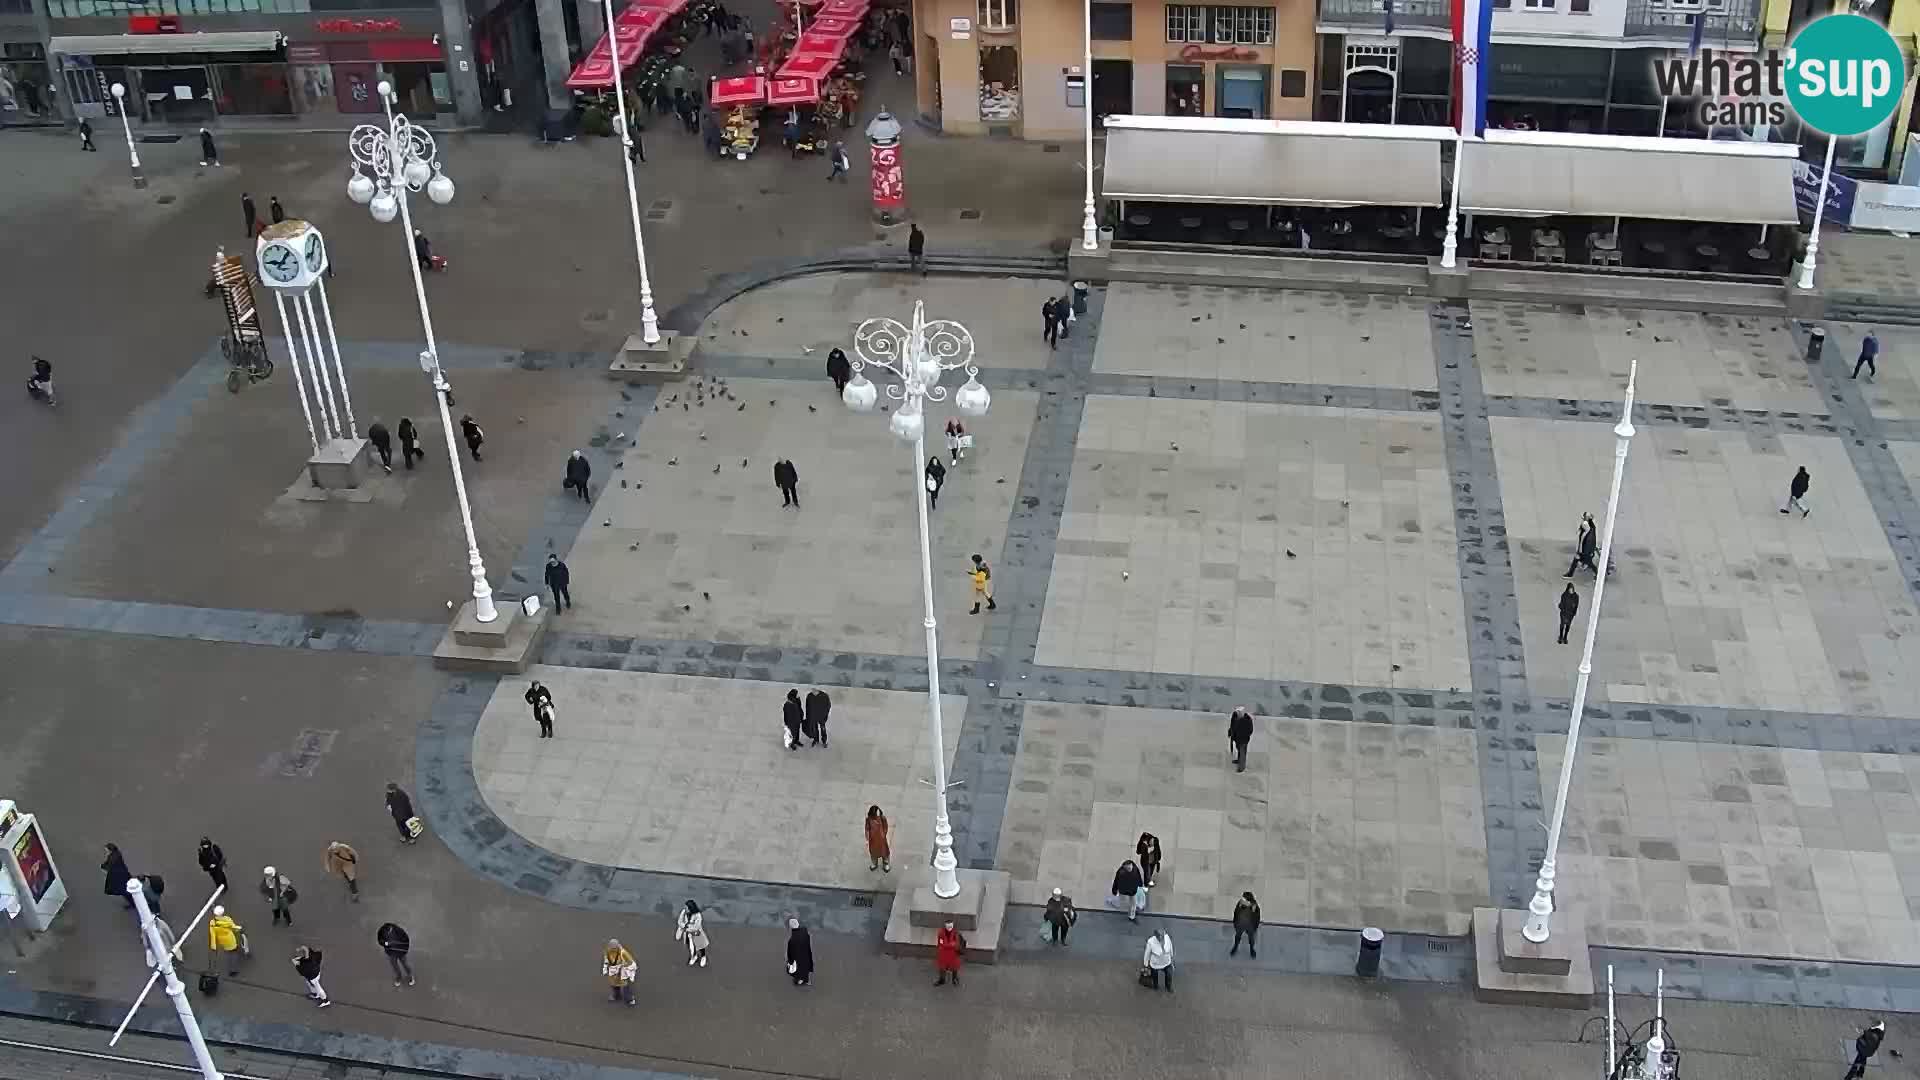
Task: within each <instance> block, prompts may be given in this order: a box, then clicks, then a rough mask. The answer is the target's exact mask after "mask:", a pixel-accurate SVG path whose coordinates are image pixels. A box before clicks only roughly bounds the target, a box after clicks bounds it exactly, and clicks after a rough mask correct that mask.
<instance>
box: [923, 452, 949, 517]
mask: <svg viewBox="0 0 1920 1080" xmlns="http://www.w3.org/2000/svg"><path fill="white" fill-rule="evenodd" d="M946 482H947V467H946V466H945V465H942V464H940V455H939V454H935V455H933V456H932V457H930V458H928V459H927V509H929V510H935V509H938V508H939V506H940V486H941V485H942V484H945V483H946Z"/></svg>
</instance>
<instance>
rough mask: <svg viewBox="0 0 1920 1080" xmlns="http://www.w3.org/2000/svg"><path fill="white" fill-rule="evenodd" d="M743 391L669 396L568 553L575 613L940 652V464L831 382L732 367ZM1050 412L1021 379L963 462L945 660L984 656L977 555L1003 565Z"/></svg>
mask: <svg viewBox="0 0 1920 1080" xmlns="http://www.w3.org/2000/svg"><path fill="white" fill-rule="evenodd" d="M706 385H711V384H706ZM727 388H728V390H729V392H730V393H731V394H732V395H733V397H732V398H731V399H722V400H721V401H720V402H719V403H717V404H716V403H713V402H711V401H709V403H708V404H707V405H706V406H704V407H697V408H692V409H686V410H682V409H681V407H680V406H681V405H682V404H685V403H686V399H687V398H689V397H690V396H692V395H693V394H694V393H695V391H694V384H692V383H686V384H680V385H676V386H674V387H672V388H670V389H669V390H668V391H666V392H664V393H663V394H662V395H661V399H660V400H661V406H660V412H658V413H656V414H650V415H648V416H647V417H646V422H645V424H644V426H642V427H641V428H640V442H639V445H638V446H636V447H634V448H633V449H631V450H629V451H628V452H627V453H626V455H625V457H624V461H625V466H624V467H623V468H620V469H616V470H614V471H613V472H612V474H611V475H610V476H609V477H607V478H606V479H605V484H606V487H605V488H604V489H603V490H602V491H601V492H600V494H599V496H598V499H597V502H596V503H595V505H594V508H593V517H592V519H591V523H590V524H589V525H588V526H587V527H586V529H585V530H583V531H582V532H581V534H580V536H579V538H578V539H577V540H576V541H575V542H574V547H573V553H572V554H571V555H570V556H568V557H567V562H568V565H569V567H570V569H571V570H572V571H573V581H574V593H575V596H576V598H578V599H580V600H581V604H580V606H579V607H578V608H577V609H576V610H575V611H572V612H568V613H567V614H566V615H564V616H562V618H561V623H560V625H561V626H564V627H570V628H572V629H576V630H586V631H592V632H598V633H607V634H620V635H636V636H641V637H654V638H667V639H675V640H680V639H694V640H702V641H706V640H711V641H725V642H743V643H761V642H766V643H775V644H779V645H787V646H804V647H808V648H819V649H834V650H851V651H858V652H877V653H890V654H904V655H920V654H924V651H925V645H924V637H923V634H924V631H923V630H922V629H921V626H920V617H921V612H920V541H919V523H918V521H917V518H916V515H917V511H916V510H915V508H914V502H913V500H914V494H915V492H917V491H920V490H922V486H921V485H922V484H923V482H924V478H923V474H922V471H921V470H922V468H924V466H925V461H924V460H922V461H920V462H918V463H916V462H915V461H914V459H913V450H912V449H911V448H910V447H907V446H905V445H903V444H902V443H901V442H900V441H899V440H898V439H895V438H894V437H893V436H892V435H891V434H889V433H888V431H887V422H886V417H885V416H884V415H882V414H879V413H875V414H874V415H872V416H867V417H859V416H853V415H849V414H848V413H847V410H846V408H845V407H844V406H842V405H841V404H840V401H839V399H838V398H837V397H835V396H834V393H833V386H832V384H831V383H828V382H827V381H826V380H825V379H822V380H821V381H820V383H819V384H818V385H815V384H813V383H795V382H792V381H776V380H752V379H731V380H728V381H727ZM670 398H672V399H676V400H673V401H669V399H670ZM769 402H778V404H776V405H770V404H769ZM742 403H744V404H745V405H746V406H747V408H746V411H744V412H740V411H736V409H737V406H738V405H739V404H742ZM1034 407H1035V397H1034V395H1032V394H1028V393H1015V392H1012V391H1005V392H1001V393H997V394H995V395H994V397H993V411H992V412H991V413H989V414H988V415H987V416H985V417H982V418H980V419H978V420H972V421H969V422H968V424H967V427H968V430H970V431H971V432H973V433H974V436H975V444H974V450H973V451H972V452H971V453H970V454H969V456H968V457H967V459H966V461H964V462H963V463H961V465H960V466H959V467H957V468H954V469H952V470H950V471H949V472H948V473H947V481H946V486H945V487H944V488H942V490H941V492H940V504H939V507H938V508H937V509H936V510H935V511H934V513H933V515H932V517H931V519H930V524H931V526H932V529H933V555H934V573H935V575H936V578H935V581H934V595H935V600H936V605H937V610H938V612H939V615H940V631H941V635H940V651H941V655H943V656H947V657H973V656H977V655H978V653H979V644H980V633H981V625H982V620H979V619H969V618H968V617H967V614H966V612H967V608H968V606H970V605H971V604H972V603H973V601H972V596H971V592H970V588H971V586H970V585H969V583H968V581H967V578H966V576H965V573H964V571H965V568H966V566H967V563H968V556H970V555H972V554H974V553H976V552H978V553H980V554H983V555H985V556H986V557H987V561H988V562H989V563H993V564H997V562H998V560H999V554H1000V547H1001V544H1002V542H1003V541H1004V539H1005V536H1006V529H1007V519H1008V516H1009V515H1010V514H1011V513H1012V510H1013V500H1014V495H1015V492H1016V491H1017V490H1018V489H1019V486H1020V469H1021V466H1022V463H1023V461H1024V458H1025V456H1026V444H1027V438H1028V435H1029V433H1030V432H1031V431H1032V428H1033V418H1034ZM949 410H950V407H941V408H937V409H936V410H935V411H934V413H933V416H932V419H931V421H930V423H929V425H928V429H929V431H931V432H934V433H936V434H935V435H934V436H933V437H931V438H929V439H928V444H929V449H928V451H927V452H928V453H929V454H933V453H942V454H944V450H943V449H942V450H935V449H934V446H935V445H943V444H944V439H943V438H941V437H940V436H939V435H938V434H937V433H938V432H939V431H941V430H943V429H944V427H945V425H946V421H947V417H948V416H949V415H953V414H952V413H951V412H950V411H949ZM703 435H704V436H705V437H704V438H702V436H703ZM779 455H786V456H787V457H789V458H791V459H792V461H793V463H794V467H795V468H797V469H798V470H799V472H800V501H801V506H802V509H799V510H791V509H786V508H784V507H782V506H781V499H780V492H779V489H777V488H775V487H774V486H773V463H774V461H775V459H776V458H777V457H778V456H779ZM743 461H744V462H745V463H746V464H745V465H742V464H741V462H743ZM674 462H677V464H674ZM716 468H717V469H718V470H719V471H718V473H717V474H716V472H715V469H716ZM594 482H595V483H596V484H599V483H601V482H602V480H601V478H600V477H598V476H596V477H595V478H594ZM622 484H626V485H627V486H626V487H622V486H621V485H622ZM606 522H611V524H610V525H609V524H605V523H606Z"/></svg>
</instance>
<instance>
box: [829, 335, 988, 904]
mask: <svg viewBox="0 0 1920 1080" xmlns="http://www.w3.org/2000/svg"><path fill="white" fill-rule="evenodd" d="M853 351H854V356H855V357H856V359H855V360H854V361H853V379H852V381H851V382H849V383H847V388H846V390H844V391H843V392H842V393H841V397H842V399H843V400H845V401H846V403H847V407H848V408H850V409H852V410H853V411H854V412H859V413H864V412H872V411H873V407H874V405H875V404H876V403H877V402H878V400H879V396H880V395H879V390H878V389H877V388H876V387H875V386H874V385H873V383H871V382H869V381H868V380H867V377H866V375H865V374H863V373H862V369H864V368H865V367H866V366H867V365H869V364H871V365H873V366H874V367H877V368H880V369H882V370H884V371H886V372H888V373H889V374H891V375H893V376H894V377H895V378H897V379H899V380H900V381H899V382H897V383H888V384H887V396H888V397H890V398H892V399H893V400H895V401H898V402H901V405H900V407H899V408H898V409H896V410H895V411H894V413H893V417H892V419H890V420H888V421H887V427H888V428H889V429H890V430H892V432H893V433H894V435H896V436H898V437H899V438H900V440H901V441H902V442H909V443H912V444H913V471H912V473H911V475H912V476H913V478H914V483H913V493H914V494H913V498H914V502H915V503H917V504H919V507H920V599H921V603H922V605H923V607H924V609H925V612H926V615H925V620H924V625H925V626H926V628H927V720H928V723H929V725H930V726H931V729H932V737H933V746H932V750H933V895H935V896H938V897H940V898H941V899H943V900H948V899H952V898H953V897H955V896H958V895H960V879H959V876H958V875H957V874H956V873H955V871H956V869H957V868H958V867H959V862H958V861H957V860H956V859H955V858H954V857H953V825H952V823H951V822H949V821H948V820H947V760H946V754H945V751H944V749H943V748H944V745H945V739H944V738H943V737H942V736H941V733H940V638H939V634H938V632H937V631H936V630H935V628H934V620H933V553H932V549H931V545H930V543H929V541H928V539H927V493H926V491H925V489H924V488H923V486H922V483H923V481H922V480H921V478H920V477H921V470H922V469H923V468H924V467H925V466H926V460H927V420H926V403H927V402H929V401H945V400H946V399H947V388H946V387H944V386H941V385H940V377H941V376H942V375H944V374H946V373H947V372H949V371H952V370H954V369H955V368H965V369H966V371H967V381H966V384H965V385H963V386H962V387H960V389H959V390H958V391H956V392H955V393H954V395H953V404H954V406H955V407H956V408H958V409H959V410H960V411H961V412H963V413H965V414H966V415H968V416H984V415H986V412H987V407H988V406H989V405H991V404H992V401H993V399H992V396H991V395H990V394H988V393H987V388H986V387H984V386H981V385H980V378H979V376H980V369H979V368H977V367H974V366H973V335H972V334H971V333H969V332H968V331H967V328H966V327H964V326H962V325H960V324H959V323H957V322H954V321H953V320H951V319H939V320H936V321H934V322H928V321H927V314H926V305H925V304H924V303H922V302H921V301H918V300H915V301H914V302H913V325H912V326H902V325H901V324H900V323H899V322H898V321H897V320H894V319H887V318H879V319H868V320H867V321H865V322H863V323H861V324H860V325H859V327H858V328H856V329H855V330H854V332H853Z"/></svg>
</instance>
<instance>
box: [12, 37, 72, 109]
mask: <svg viewBox="0 0 1920 1080" xmlns="http://www.w3.org/2000/svg"><path fill="white" fill-rule="evenodd" d="M42 55H43V54H42V51H41V46H40V45H39V43H37V42H6V43H4V44H0V124H29V123H37V122H39V121H42V120H45V119H48V118H50V117H54V116H57V115H58V113H57V110H56V109H55V108H54V104H53V96H52V95H51V94H49V93H47V66H46V63H45V61H44V60H43V59H42Z"/></svg>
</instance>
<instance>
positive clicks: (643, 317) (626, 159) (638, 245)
mask: <svg viewBox="0 0 1920 1080" xmlns="http://www.w3.org/2000/svg"><path fill="white" fill-rule="evenodd" d="M601 7H602V8H604V9H605V11H606V20H607V54H608V55H609V56H611V57H612V58H613V100H614V101H615V102H616V103H617V105H618V107H619V109H620V148H621V154H620V160H621V162H622V163H623V164H625V165H626V168H627V212H628V213H629V214H631V215H632V217H633V255H634V258H635V259H637V260H638V261H639V263H640V340H641V341H644V342H646V343H647V344H649V345H657V344H659V343H660V319H659V317H657V316H656V315H655V314H654V313H653V282H652V281H651V280H649V279H648V277H647V242H646V241H645V240H642V239H640V196H639V195H638V194H636V193H635V191H634V187H633V127H632V122H631V121H630V120H629V119H628V117H627V95H626V91H625V89H624V88H623V87H622V85H621V82H620V36H619V29H620V28H619V27H617V26H615V25H614V22H613V0H601ZM795 10H796V12H797V11H798V5H797V3H796V6H795ZM796 17H797V16H796Z"/></svg>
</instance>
